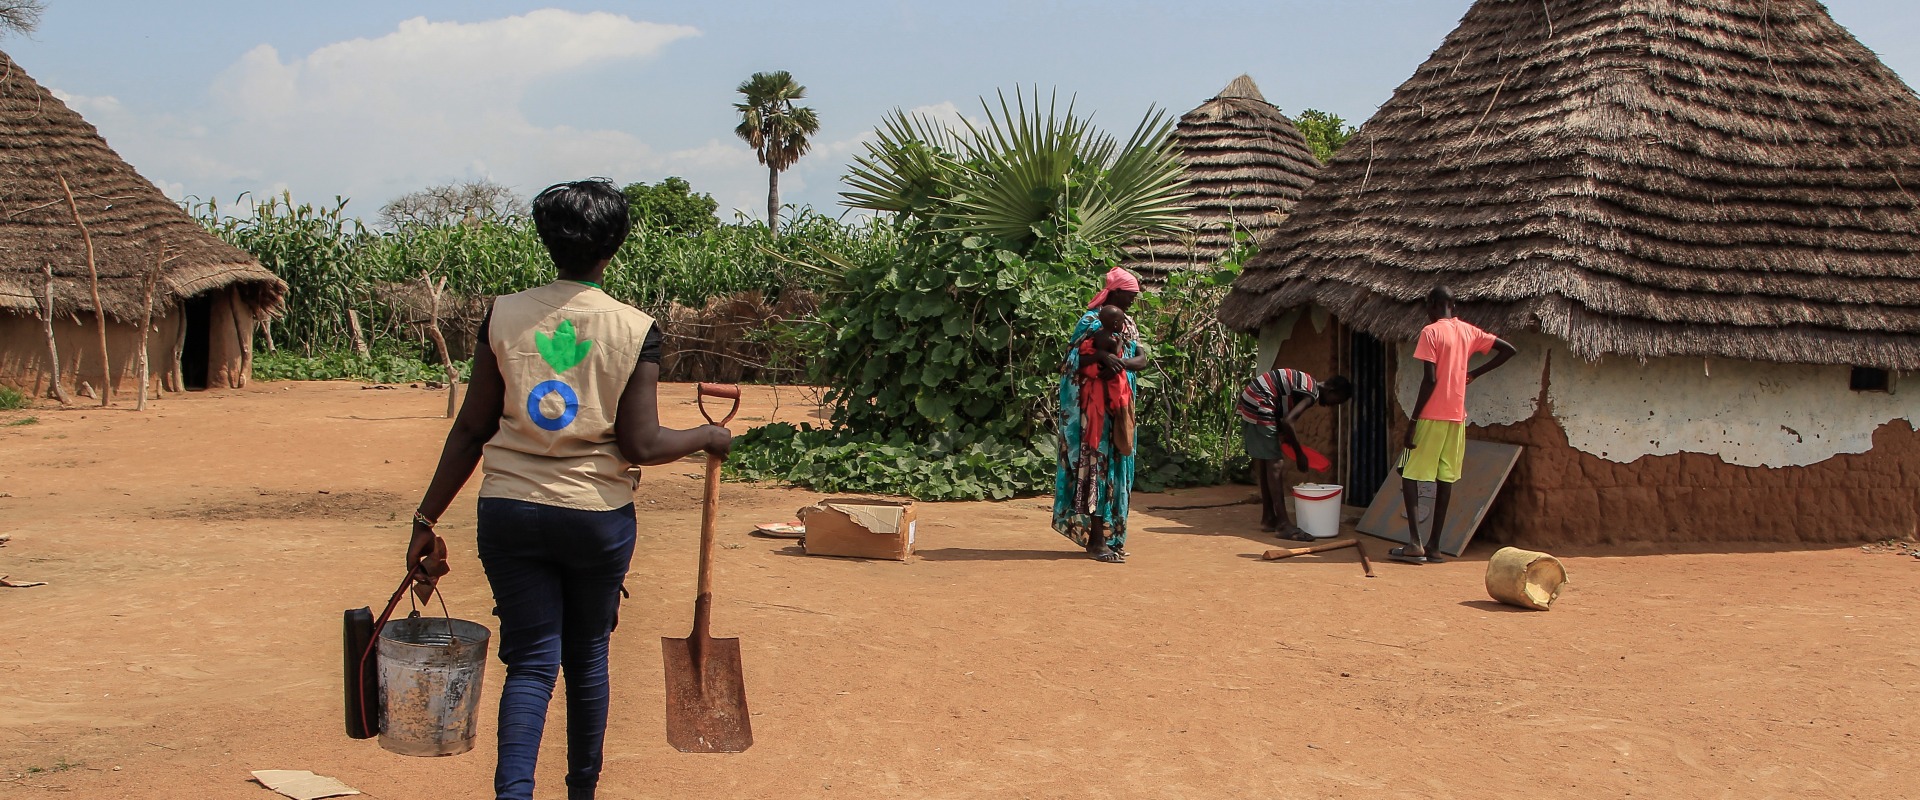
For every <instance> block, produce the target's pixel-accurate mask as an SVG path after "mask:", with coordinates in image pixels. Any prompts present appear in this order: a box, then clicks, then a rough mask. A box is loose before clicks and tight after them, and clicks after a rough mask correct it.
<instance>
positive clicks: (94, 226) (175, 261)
mask: <svg viewBox="0 0 1920 800" xmlns="http://www.w3.org/2000/svg"><path fill="white" fill-rule="evenodd" d="M62 177H64V178H66V180H67V183H68V184H69V185H70V186H72V187H73V195H74V200H75V204H76V205H78V206H79V209H80V218H81V219H82V220H84V221H85V222H86V225H87V230H88V232H89V233H91V234H92V236H93V248H94V262H95V265H96V266H97V268H98V269H99V273H100V302H101V304H102V305H105V306H106V311H107V315H108V316H109V317H112V318H115V319H119V320H121V321H137V320H138V319H139V318H140V306H141V302H142V299H143V296H144V291H143V286H144V284H143V280H144V276H145V275H146V273H147V271H148V270H149V269H152V267H153V264H154V261H155V253H156V251H157V250H160V249H162V248H164V252H165V257H166V258H167V259H170V260H169V261H168V262H167V264H166V266H165V267H164V268H163V269H162V272H161V279H160V283H159V287H158V289H157V290H156V291H155V305H156V306H157V307H158V308H157V309H156V313H157V314H161V315H164V313H165V310H166V309H167V308H168V307H169V306H170V305H171V304H172V302H173V301H175V300H177V299H178V298H181V297H188V296H192V295H196V294H199V293H201V292H205V291H208V290H211V289H218V288H222V287H225V286H230V285H233V284H240V285H241V286H242V287H243V289H244V291H245V293H246V296H247V298H248V299H249V301H250V302H252V303H253V305H254V306H255V307H257V308H271V307H273V306H275V305H277V304H278V302H279V300H280V297H281V296H282V295H283V294H284V293H285V292H286V284H285V283H282V282H281V281H280V279H279V278H277V277H274V275H273V273H270V272H268V271H266V270H265V269H263V268H262V267H261V266H260V264H259V263H258V262H256V261H254V259H253V257H252V256H249V255H247V254H246V253H245V252H242V251H241V250H239V249H237V248H235V247H232V246H230V245H228V244H226V243H225V242H222V241H220V240H219V239H217V238H214V237H213V236H212V235H210V234H208V233H207V232H206V229H204V228H202V227H201V226H200V225H199V223H196V222H194V220H193V218H192V217H189V216H187V213H186V212H185V211H183V210H181V208H180V207H179V206H178V205H175V204H174V202H173V201H172V200H168V199H167V197H166V195H164V194H161V193H160V190H159V189H158V188H155V187H154V185H153V184H152V183H149V182H148V181H147V179H145V178H142V177H140V173H138V172H135V171H134V169H133V167H132V166H129V165H128V164H127V162H125V161H122V160H120V156H119V155H118V154H116V153H114V152H113V148H110V147H108V146H107V142H106V140H105V139H102V138H100V134H99V132H98V131H95V130H94V128H93V126H92V125H89V124H87V121H86V120H84V119H81V118H80V115H79V114H76V113H74V111H73V109H70V108H68V107H67V106H66V104H65V103H62V102H60V100H59V99H58V98H55V97H54V96H53V94H52V93H50V92H48V91H47V89H46V87H43V86H41V85H40V84H39V83H37V82H35V81H34V80H33V78H31V77H28V76H27V74H26V73H25V72H24V71H22V70H21V69H20V67H19V65H17V64H15V63H14V61H13V59H12V58H11V57H9V56H7V55H6V54H5V53H0V311H11V312H15V313H21V314H34V313H37V311H36V310H37V309H39V308H40V307H41V302H42V301H41V297H42V292H43V291H44V286H45V279H44V278H43V277H42V275H43V273H42V271H41V270H42V269H43V266H44V265H46V264H48V263H51V264H52V265H53V275H54V281H53V296H54V310H55V313H56V314H60V315H65V314H70V313H73V312H76V311H90V310H92V309H93V297H92V294H91V292H90V287H89V285H88V284H89V281H88V277H87V250H86V245H85V243H84V241H83V240H82V238H81V235H80V228H79V226H77V225H75V224H74V222H73V211H72V209H70V208H69V207H68V205H67V195H66V192H65V191H64V190H62V189H61V188H60V179H61V178H62Z"/></svg>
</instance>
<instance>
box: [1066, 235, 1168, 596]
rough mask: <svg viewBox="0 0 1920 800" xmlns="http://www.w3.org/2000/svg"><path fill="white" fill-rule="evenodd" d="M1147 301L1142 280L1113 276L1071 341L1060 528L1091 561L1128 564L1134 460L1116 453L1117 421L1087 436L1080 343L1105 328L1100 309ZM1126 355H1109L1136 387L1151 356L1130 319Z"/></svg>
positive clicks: (1124, 338)
mask: <svg viewBox="0 0 1920 800" xmlns="http://www.w3.org/2000/svg"><path fill="white" fill-rule="evenodd" d="M1139 296H1140V279H1139V278H1137V277H1134V275H1133V273H1131V272H1128V271H1126V270H1124V269H1121V268H1119V267H1115V268H1113V270H1111V271H1109V272H1108V273H1107V276H1106V286H1105V288H1103V289H1102V290H1101V291H1100V294H1098V295H1096V296H1095V297H1094V298H1093V302H1092V303H1089V304H1088V305H1087V313H1086V314H1084V315H1082V316H1081V317H1080V323H1079V324H1078V325H1076V326H1074V329H1073V336H1072V337H1071V339H1070V340H1069V341H1068V342H1067V356H1066V362H1065V364H1064V365H1062V368H1061V369H1062V374H1061V376H1060V411H1059V414H1060V416H1059V430H1060V467H1059V470H1058V471H1057V472H1056V473H1055V477H1054V487H1053V529H1054V530H1056V531H1059V532H1060V534H1061V535H1062V536H1065V537H1067V538H1068V539H1071V540H1073V542H1074V543H1075V544H1078V545H1080V546H1082V547H1085V548H1086V550H1087V555H1088V556H1089V557H1091V558H1093V559H1094V560H1096V561H1101V562H1104V563H1108V564H1119V563H1123V562H1125V561H1126V559H1127V549H1126V546H1127V501H1128V499H1129V498H1130V496H1131V495H1132V494H1133V458H1134V457H1133V456H1132V455H1130V454H1129V455H1121V454H1120V453H1119V452H1118V451H1117V450H1116V449H1115V447H1114V436H1113V427H1114V423H1115V420H1114V419H1113V418H1112V417H1110V416H1106V415H1104V414H1095V415H1094V416H1095V418H1100V417H1105V419H1104V420H1103V421H1102V422H1101V424H1100V430H1088V429H1087V426H1086V422H1087V419H1088V412H1089V411H1094V410H1096V409H1090V408H1088V407H1087V405H1086V403H1085V402H1083V401H1085V400H1087V399H1089V398H1087V397H1086V395H1085V393H1082V392H1081V391H1080V390H1081V387H1082V386H1083V385H1084V384H1085V383H1086V382H1087V381H1088V380H1097V378H1088V377H1086V376H1085V375H1083V374H1082V371H1081V370H1080V366H1081V364H1080V358H1081V354H1080V342H1081V340H1083V339H1085V338H1087V337H1088V336H1091V335H1093V333H1094V332H1095V331H1098V330H1099V329H1100V313H1099V309H1100V307H1101V306H1109V305H1110V306H1117V307H1119V308H1120V309H1122V310H1126V309H1128V308H1130V307H1132V305H1133V301H1134V300H1135V299H1137V298H1138V297H1139ZM1121 339H1122V341H1121V345H1120V353H1119V354H1118V355H1113V354H1102V355H1101V356H1100V357H1102V358H1106V359H1109V365H1110V366H1112V367H1113V368H1114V369H1116V370H1124V371H1125V372H1126V376H1127V382H1128V385H1129V387H1130V388H1133V389H1135V390H1136V391H1137V390H1138V387H1137V386H1134V383H1135V376H1134V373H1136V372H1138V371H1140V370H1141V369H1144V368H1146V366H1147V354H1146V348H1145V346H1144V345H1143V344H1142V343H1141V342H1140V331H1139V328H1137V327H1136V326H1135V325H1134V323H1133V319H1132V318H1131V317H1129V318H1128V319H1127V321H1126V325H1125V327H1124V328H1123V329H1122V336H1121Z"/></svg>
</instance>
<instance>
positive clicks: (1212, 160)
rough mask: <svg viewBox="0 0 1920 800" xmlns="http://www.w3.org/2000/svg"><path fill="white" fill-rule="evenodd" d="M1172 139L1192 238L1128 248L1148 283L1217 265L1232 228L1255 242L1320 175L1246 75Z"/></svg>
mask: <svg viewBox="0 0 1920 800" xmlns="http://www.w3.org/2000/svg"><path fill="white" fill-rule="evenodd" d="M1172 140H1173V146H1174V148H1175V150H1176V152H1177V153H1178V157H1179V159H1180V161H1181V162H1182V163H1184V164H1185V165H1186V168H1187V170H1186V171H1187V179H1188V180H1189V181H1191V182H1192V183H1191V189H1192V191H1193V197H1192V199H1190V200H1189V201H1188V204H1189V205H1191V206H1192V207H1193V211H1192V214H1191V216H1190V219H1191V220H1192V224H1193V227H1194V233H1193V234H1192V236H1191V238H1174V239H1166V238H1160V239H1152V240H1144V241H1139V242H1135V243H1133V245H1132V246H1130V247H1128V248H1127V254H1126V257H1127V261H1126V263H1125V266H1126V267H1127V268H1128V269H1131V270H1134V271H1135V272H1140V273H1144V274H1146V275H1150V276H1151V275H1161V274H1165V273H1167V272H1171V271H1173V270H1180V269H1190V268H1193V267H1204V266H1210V265H1212V264H1214V263H1215V262H1218V261H1219V260H1220V257H1221V256H1223V255H1226V253H1227V251H1228V250H1229V249H1231V248H1232V247H1233V230H1234V229H1235V228H1236V227H1238V228H1239V229H1240V230H1244V231H1247V232H1248V233H1250V234H1252V235H1253V237H1254V240H1255V241H1259V239H1260V238H1261V237H1264V236H1266V235H1267V234H1268V233H1270V232H1271V231H1272V230H1273V229H1274V228H1276V227H1278V226H1279V225H1280V221H1281V220H1284V219H1286V217H1287V212H1288V211H1291V210H1293V204H1294V203H1296V202H1298V201H1299V200H1300V196H1301V195H1302V194H1304V193H1305V192H1306V191H1307V187H1309V186H1312V185H1313V179H1314V176H1315V174H1317V173H1318V172H1319V171H1320V161H1319V159H1316V158H1314V156H1313V151H1312V150H1311V149H1308V147H1307V140H1306V139H1305V138H1303V137H1301V135H1300V131H1299V130H1297V129H1295V128H1294V127H1293V122H1292V120H1289V119H1287V117H1286V115H1284V114H1282V113H1280V109H1278V108H1275V107H1274V106H1273V105H1272V104H1271V103H1268V102H1267V100H1266V98H1265V97H1262V96H1261V94H1260V87H1258V86H1255V85H1254V83H1253V79H1252V78H1250V77H1247V76H1245V75H1242V76H1240V77H1238V78H1235V79H1234V80H1233V82H1232V83H1229V84H1227V88H1225V89H1222V90H1221V91H1220V94H1219V96H1217V97H1215V98H1213V99H1212V100H1208V101H1207V102H1205V103H1203V104H1201V106H1200V107H1199V108H1196V109H1194V110H1192V111H1189V112H1187V113H1186V114H1185V115H1184V116H1182V117H1180V123H1179V124H1178V125H1177V126H1175V128H1174V132H1173V136H1172Z"/></svg>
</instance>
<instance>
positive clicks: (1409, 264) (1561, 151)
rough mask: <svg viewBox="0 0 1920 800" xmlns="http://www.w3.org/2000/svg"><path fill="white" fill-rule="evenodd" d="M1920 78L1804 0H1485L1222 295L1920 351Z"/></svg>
mask: <svg viewBox="0 0 1920 800" xmlns="http://www.w3.org/2000/svg"><path fill="white" fill-rule="evenodd" d="M1916 184H1920V100H1917V99H1916V98H1915V96H1914V93H1913V91H1912V90H1911V89H1909V88H1908V87H1907V86H1906V84H1904V83H1902V82H1901V80H1900V78H1899V77H1897V76H1896V75H1894V73H1893V72H1892V71H1891V70H1889V69H1887V67H1886V66H1885V65H1883V64H1881V63H1880V61H1879V59H1878V58H1876V57H1875V56H1874V54H1873V53H1872V52H1871V51H1869V50H1868V49H1867V48H1866V47H1864V46H1862V45H1861V44H1860V43H1859V42H1858V41H1857V40H1855V39H1854V38H1853V36H1852V35H1851V34H1849V33H1848V32H1847V31H1846V30H1845V29H1844V28H1842V27H1840V26H1839V25H1838V24H1836V23H1835V22H1834V21H1833V19H1832V18H1831V17H1829V16H1828V14H1827V12H1826V9H1825V8H1823V7H1822V6H1821V5H1820V4H1819V3H1817V2H1814V1H1813V0H1775V1H1774V2H1770V3H1763V4H1754V3H1748V2H1737V1H1736V0H1687V1H1686V2H1682V1H1681V0H1634V1H1633V2H1621V0H1549V1H1548V2H1544V3H1543V2H1538V1H1537V0H1525V2H1521V1H1520V0H1481V2H1478V3H1476V4H1474V6H1473V7H1472V9H1471V10H1469V11H1468V12H1467V14H1466V17H1465V18H1464V19H1462V20H1461V22H1460V26H1459V28H1458V29H1457V30H1455V31H1454V32H1453V34H1452V35H1450V36H1448V37H1447V39H1446V42H1445V43H1444V44H1442V45H1441V46H1440V49H1439V50H1436V51H1435V52H1434V54H1433V56H1432V57H1431V58H1429V59H1428V60H1427V62H1426V63H1425V64H1423V65H1421V67H1420V69H1419V71H1417V72H1416V73H1415V74H1414V76H1413V77H1412V78H1411V79H1410V80H1408V81H1407V82H1406V83H1404V84H1402V85H1401V86H1400V88H1399V89H1398V90H1397V91H1396V92H1395V93H1394V96H1393V99H1392V100H1390V101H1388V102H1387V104H1386V105H1384V106H1382V107H1381V108H1380V110H1379V111H1378V113H1376V114H1375V115H1374V116H1373V118H1372V119H1370V120H1368V121H1367V123H1366V124H1365V125H1364V126H1363V127H1362V128H1361V129H1360V131H1359V132H1358V133H1357V134H1356V135H1355V136H1354V137H1353V139H1352V140H1351V141H1349V143H1348V145H1347V147H1346V148H1345V149H1343V150H1342V151H1341V152H1340V154H1339V155H1338V156H1336V157H1335V158H1334V159H1333V162H1332V163H1331V164H1329V165H1328V167H1327V170H1326V171H1325V172H1324V173H1323V174H1322V176H1321V180H1320V183H1319V184H1318V185H1316V186H1315V187H1314V189H1313V190H1312V191H1311V192H1309V195H1308V198H1307V199H1306V200H1305V201H1303V202H1302V203H1301V204H1300V205H1299V206H1298V207H1297V208H1296V209H1295V211H1294V214H1293V215H1292V217H1291V218H1290V219H1289V220H1288V221H1287V223H1286V224H1285V225H1283V226H1282V228H1281V230H1280V231H1278V232H1277V234H1276V235H1275V238H1274V239H1273V240H1272V241H1271V243H1270V244H1269V246H1268V247H1267V248H1266V250H1265V252H1263V253H1262V254H1261V255H1260V256H1259V257H1258V258H1257V259H1256V260H1255V261H1253V262H1252V263H1251V264H1249V266H1248V269H1247V270H1246V272H1245V273H1244V274H1243V276H1242V277H1241V279H1240V280H1239V282H1238V283H1237V284H1236V287H1235V289H1236V290H1235V292H1234V293H1233V296H1232V297H1230V298H1229V299H1228V300H1227V302H1226V303H1225V304H1224V306H1223V307H1222V309H1221V316H1222V319H1223V320H1224V321H1226V322H1227V324H1229V325H1231V326H1233V327H1235V328H1238V329H1241V330H1249V331H1250V330H1254V329H1257V328H1259V327H1260V326H1261V325H1262V324H1264V323H1266V322H1267V321H1269V320H1272V319H1274V318H1275V317H1277V316H1278V315H1279V314H1281V313H1283V312H1284V311H1286V310H1287V309H1290V308H1294V307H1298V306H1303V305H1308V304H1317V305H1320V306H1323V307H1325V308H1327V309H1329V310H1331V311H1333V312H1334V313H1336V314H1338V315H1339V316H1340V317H1341V318H1342V319H1344V320H1345V321H1346V322H1347V323H1348V324H1351V325H1354V326H1356V327H1358V328H1361V329H1363V330H1366V331H1368V332H1371V333H1375V334H1379V335H1383V336H1388V337H1393V338H1406V337H1408V336H1411V335H1412V334H1413V333H1414V332H1415V331H1416V330H1418V329H1419V327H1420V325H1421V324H1422V323H1423V322H1424V320H1423V319H1422V317H1421V315H1420V312H1419V305H1418V302H1417V301H1418V299H1419V298H1420V297H1422V296H1423V295H1424V294H1425V293H1426V292H1427V290H1428V289H1429V288H1431V287H1432V286H1434V285H1435V284H1446V285H1448V286H1451V287H1452V288H1453V290H1454V292H1455V293H1456V294H1457V295H1458V296H1459V297H1461V298H1462V300H1463V301H1464V302H1463V308H1462V315H1463V316H1466V317H1468V318H1469V319H1473V320H1476V321H1478V322H1481V323H1484V324H1486V325H1489V326H1491V327H1494V328H1498V329H1500V330H1505V331H1516V330H1539V331H1541V332H1544V333H1547V334H1551V335H1553V336H1556V337H1559V338H1561V339H1564V340H1565V341H1566V342H1567V344H1568V345H1569V346H1570V347H1571V348H1572V350H1573V352H1575V353H1577V354H1579V355H1581V356H1585V357H1589V358H1592V357H1597V356H1600V355H1603V354H1621V355H1631V356H1637V357H1651V356H1666V355H1701V356H1704V355H1719V356H1728V357H1734V358H1744V359H1757V360H1763V361H1782V362H1799V363H1814V364H1853V365H1863V366H1873V367H1882V368H1889V369H1908V370H1910V369H1916V368H1920V281H1916V280H1915V279H1916V278H1920V199H1916V197H1917V196H1916V194H1915V193H1914V190H1913V189H1911V188H1910V187H1912V186H1914V185H1916Z"/></svg>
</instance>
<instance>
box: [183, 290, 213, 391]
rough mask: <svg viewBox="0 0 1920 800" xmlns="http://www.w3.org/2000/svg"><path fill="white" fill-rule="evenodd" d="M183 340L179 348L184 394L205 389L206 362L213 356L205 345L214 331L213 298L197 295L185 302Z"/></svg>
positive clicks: (208, 343) (209, 346) (208, 344)
mask: <svg viewBox="0 0 1920 800" xmlns="http://www.w3.org/2000/svg"><path fill="white" fill-rule="evenodd" d="M186 313H187V316H186V326H187V331H186V340H185V341H184V342H183V343H182V344H181V346H180V382H181V383H183V384H185V385H186V388H187V391H190V392H198V391H203V390H205V389H206V388H207V359H208V358H209V357H210V356H212V355H213V353H212V350H211V343H210V342H209V341H208V336H209V335H210V333H211V331H210V329H211V328H212V327H213V298H212V297H209V296H207V295H204V294H202V295H196V296H194V297H189V298H187V309H186Z"/></svg>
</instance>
